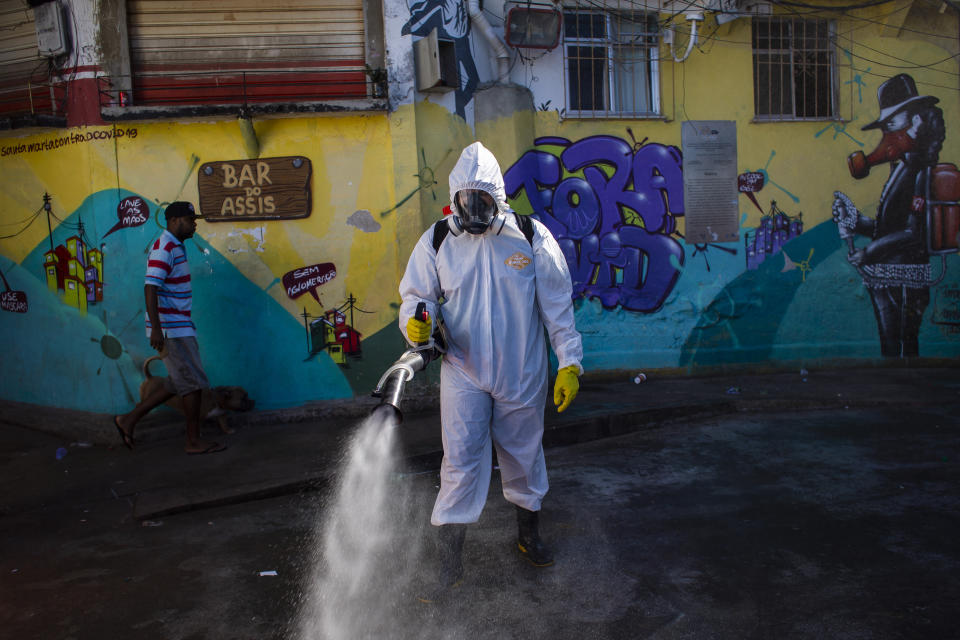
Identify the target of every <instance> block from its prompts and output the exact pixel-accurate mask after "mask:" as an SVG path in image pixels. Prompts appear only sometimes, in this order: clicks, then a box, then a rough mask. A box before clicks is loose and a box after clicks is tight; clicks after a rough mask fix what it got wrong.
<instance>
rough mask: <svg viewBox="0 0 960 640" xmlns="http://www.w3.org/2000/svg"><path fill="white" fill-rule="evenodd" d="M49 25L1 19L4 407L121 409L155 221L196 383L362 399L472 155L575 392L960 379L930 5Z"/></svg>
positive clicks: (950, 185)
mask: <svg viewBox="0 0 960 640" xmlns="http://www.w3.org/2000/svg"><path fill="white" fill-rule="evenodd" d="M61 3H62V5H64V8H65V9H69V12H68V13H69V15H71V16H72V17H73V18H74V19H76V20H77V21H78V23H77V24H76V25H75V26H76V28H75V29H72V30H71V34H70V35H71V38H68V39H66V44H65V45H64V48H63V49H62V50H61V49H56V48H54V49H51V48H48V47H45V46H42V45H43V44H44V43H42V42H41V41H40V40H38V39H37V26H36V22H35V17H34V11H33V9H31V5H30V3H22V2H21V3H18V4H17V5H16V6H15V7H12V9H11V11H12V13H10V15H14V14H15V15H16V19H13V18H11V20H10V21H9V22H7V23H4V25H5V27H6V28H4V29H0V50H2V49H3V47H4V46H6V45H9V44H10V43H13V42H16V43H18V45H17V47H18V49H17V50H21V49H22V46H21V45H22V43H24V42H26V43H28V44H29V46H27V49H29V51H26V53H24V54H23V55H21V56H19V57H17V58H16V59H11V58H3V57H2V56H0V181H2V182H0V275H2V276H3V286H4V289H5V290H4V291H3V292H0V303H2V304H0V311H2V313H0V330H2V331H3V333H4V335H5V336H7V337H8V339H9V340H8V345H9V346H8V349H9V353H8V355H9V358H6V359H5V360H4V362H5V363H13V362H16V363H20V364H19V365H18V366H17V367H16V368H13V367H12V366H6V364H5V366H4V367H2V368H0V395H2V397H3V398H4V399H9V400H16V401H21V402H33V403H39V404H44V403H49V402H51V400H50V398H49V396H48V394H47V393H45V390H46V389H50V388H57V389H61V390H62V392H61V393H59V394H58V397H57V398H56V402H57V403H59V405H60V406H65V407H72V408H77V409H85V410H90V411H100V412H120V411H122V410H127V409H129V406H130V404H131V403H132V402H133V400H134V395H135V393H136V387H137V385H138V384H139V381H140V380H141V378H142V373H141V371H140V365H141V364H142V362H143V361H144V360H145V359H146V358H147V357H149V356H150V355H152V351H151V349H150V347H149V344H148V343H147V341H146V338H145V334H144V327H143V325H142V322H143V313H144V309H143V274H144V269H145V263H144V261H145V259H146V253H145V250H146V248H147V247H149V246H150V245H151V243H152V242H153V241H154V240H155V239H156V238H157V237H158V236H159V234H160V232H161V229H162V227H163V225H164V218H163V214H162V211H163V208H164V206H165V205H166V203H169V202H172V201H175V200H189V201H191V202H193V203H195V204H196V205H197V206H198V208H199V209H200V211H201V213H202V214H203V215H204V218H203V219H201V220H200V222H199V226H198V230H197V233H196V235H195V237H194V238H193V239H191V240H189V241H188V242H187V245H186V247H187V249H186V250H187V257H188V260H189V262H190V267H191V274H192V278H193V279H192V286H193V290H194V309H193V316H192V319H193V320H194V322H195V324H196V325H197V327H198V332H199V336H200V344H201V354H202V356H203V358H204V361H205V362H206V363H209V364H208V368H209V370H208V371H207V374H208V376H209V377H210V379H211V383H213V384H222V385H230V384H238V385H242V386H244V387H245V388H246V389H247V390H248V391H249V392H250V394H251V396H252V397H254V398H256V400H257V405H258V407H260V408H264V409H270V408H279V407H291V406H297V405H300V404H303V403H307V402H313V401H317V400H324V399H333V398H352V397H357V396H366V395H367V394H368V393H369V392H370V389H371V388H372V386H373V385H374V384H375V383H376V381H377V379H378V378H379V376H380V374H381V373H382V371H383V370H384V368H385V367H386V366H388V365H389V364H390V363H392V362H393V361H394V360H395V358H396V356H397V354H398V353H399V352H400V351H401V350H402V349H403V347H404V344H403V341H402V338H401V337H400V333H399V331H398V328H397V327H398V320H401V319H399V318H398V317H397V314H398V308H399V307H398V302H399V300H398V292H397V285H398V282H399V280H400V278H401V276H402V274H403V271H404V269H405V267H406V261H407V257H408V256H409V254H410V252H411V250H412V248H413V246H414V243H415V242H417V240H418V239H419V237H420V235H421V234H422V233H423V231H424V230H425V229H427V228H428V227H429V226H430V225H431V224H432V223H433V222H434V221H435V220H437V219H438V218H440V217H441V216H442V211H443V208H444V206H445V205H447V204H448V203H449V196H448V194H447V192H446V191H447V189H446V177H447V175H448V173H449V171H450V169H451V168H452V166H453V163H454V162H455V161H456V158H457V157H458V155H459V152H460V150H461V149H462V148H463V147H465V146H466V145H468V144H469V143H471V142H473V141H474V140H481V141H482V142H483V143H484V145H485V146H487V147H488V148H490V149H491V150H492V151H493V152H494V154H495V155H496V157H497V158H498V160H499V162H500V165H501V169H502V170H503V173H504V176H505V181H506V184H507V190H508V192H509V202H510V204H511V206H512V207H513V208H514V209H515V210H516V211H517V212H519V213H520V214H522V215H533V216H536V217H537V218H539V219H540V220H541V221H542V222H544V224H546V225H547V226H548V227H549V229H550V230H551V232H552V233H553V234H554V236H555V237H556V238H557V240H558V242H559V243H560V245H561V247H562V248H563V251H564V256H565V258H566V261H567V265H568V267H569V268H570V272H571V277H572V279H573V285H574V306H575V313H576V320H577V326H578V328H579V329H580V331H581V333H582V334H583V336H584V348H585V359H584V362H583V365H584V367H585V369H586V370H587V372H588V373H592V372H608V373H610V372H617V371H623V370H628V371H632V370H639V369H640V368H642V369H643V370H644V371H648V372H649V371H656V370H657V369H662V370H664V371H671V372H680V371H682V372H683V373H686V374H690V375H695V374H697V373H698V372H699V371H706V370H713V369H714V368H715V367H732V368H736V367H741V366H742V367H751V368H756V367H758V366H762V367H766V368H780V367H796V366H798V365H800V366H803V367H807V368H809V367H816V366H824V367H826V366H846V365H848V364H851V363H864V362H868V363H872V364H876V365H878V366H880V365H884V364H887V363H891V362H899V361H901V360H907V361H910V362H916V361H923V362H943V361H944V360H946V361H950V362H952V361H955V359H956V358H957V357H958V356H960V332H958V331H957V330H956V326H957V319H956V317H955V316H956V314H957V295H956V292H957V290H958V289H960V258H958V254H957V246H958V242H957V234H958V232H960V227H958V225H960V223H958V219H960V216H958V215H957V212H958V211H960V204H958V202H960V189H957V188H956V186H957V184H958V181H957V180H956V179H955V176H956V174H955V173H954V172H953V171H954V170H953V169H951V167H955V166H957V163H958V162H960V137H958V136H957V132H956V131H954V130H953V128H952V127H951V125H950V123H952V122H957V121H958V120H960V100H957V97H958V94H960V80H958V77H957V73H956V64H955V59H956V56H957V55H958V54H960V42H958V38H957V33H958V32H960V19H958V9H957V8H956V7H955V6H953V5H951V4H949V3H947V4H945V5H942V6H937V5H931V4H928V3H921V2H919V1H916V2H909V1H908V2H905V3H899V4H897V5H896V10H895V11H892V10H891V9H892V8H893V7H892V5H890V4H889V3H887V4H876V3H864V4H863V5H862V6H860V5H856V6H854V5H842V6H841V5H839V4H836V3H831V4H824V6H822V7H819V6H818V7H810V8H805V9H804V10H803V11H802V12H797V11H793V10H790V9H789V8H787V7H785V6H784V5H782V3H768V2H763V1H759V2H750V3H747V2H724V3H721V4H716V3H707V2H700V1H697V2H693V3H689V2H684V3H677V2H675V1H673V0H669V1H668V0H661V1H658V2H652V1H651V2H630V3H623V2H613V1H612V0H609V1H608V0H589V1H588V0H570V2H565V3H563V4H553V3H539V4H536V3H535V4H534V5H530V4H529V3H517V2H504V1H503V0H494V1H493V2H485V3H484V5H483V8H482V10H476V9H477V8H478V7H476V6H475V4H476V3H471V2H467V1H466V0H444V1H442V2H441V1H426V2H408V1H407V0H384V1H383V2H373V0H342V2H339V3H338V4H337V9H336V11H335V12H334V13H336V15H335V16H334V15H333V13H331V11H329V10H327V9H326V8H324V7H320V6H319V5H318V6H317V7H312V6H307V5H303V4H297V3H294V4H292V5H291V4H289V3H280V4H277V3H274V4H270V5H269V6H264V7H262V10H261V11H258V12H256V15H251V16H250V18H249V19H250V20H252V21H253V23H251V24H248V25H247V27H249V28H244V29H242V30H237V29H233V28H231V27H230V25H231V24H233V22H234V21H231V20H229V19H228V18H229V17H230V16H231V15H233V13H234V12H235V11H236V10H237V6H234V5H235V3H231V2H224V3H216V6H208V5H203V6H201V5H199V4H197V5H190V4H189V3H187V4H182V3H181V4H178V5H177V7H178V9H177V10H176V11H159V12H157V11H152V10H151V9H150V7H153V9H157V8H158V7H162V6H167V5H170V4H171V3H169V2H165V1H164V0H161V1H160V2H158V3H156V2H155V3H114V2H101V3H96V2H94V0H61ZM8 4H10V3H8ZM268 4H269V3H268ZM168 8H169V7H168ZM211 12H212V13H211ZM201 14H202V15H201ZM5 15H6V14H5ZM160 15H163V16H164V17H163V18H162V19H160V18H158V16H160ZM121 19H122V20H124V21H125V24H126V25H127V28H126V29H117V28H115V27H114V26H112V25H115V24H116V23H117V21H118V20H121ZM257 21H259V22H257ZM258 26H259V27H262V28H258ZM268 26H269V28H268ZM694 27H697V28H696V29H695V28H694ZM24 46H26V45H24ZM11 50H12V49H11ZM938 112H939V113H938ZM721 131H722V132H724V135H723V136H719V134H718V135H716V136H715V135H713V133H711V132H714V133H716V132H721ZM831 132H832V134H831ZM708 134H709V135H708ZM728 134H729V135H728ZM44 193H48V194H50V200H51V202H50V204H51V206H52V207H53V209H52V210H53V211H55V212H56V213H57V215H56V217H53V216H51V217H50V218H49V220H50V223H49V226H48V225H47V218H46V215H45V214H44V210H43V209H39V210H38V209H37V204H38V197H39V195H40V194H44ZM838 194H839V195H838ZM761 203H763V206H761ZM801 212H802V213H801ZM716 228H722V229H723V230H724V232H723V235H722V236H721V234H719V233H715V231H714V229H716ZM28 300H29V305H28V304H27V301H28ZM350 300H352V302H347V303H344V302H343V301H350ZM358 301H362V307H363V309H362V311H361V310H360V307H359V306H358V305H361V303H360V302H358ZM344 304H346V306H344ZM351 311H352V314H351ZM104 363H109V366H104Z"/></svg>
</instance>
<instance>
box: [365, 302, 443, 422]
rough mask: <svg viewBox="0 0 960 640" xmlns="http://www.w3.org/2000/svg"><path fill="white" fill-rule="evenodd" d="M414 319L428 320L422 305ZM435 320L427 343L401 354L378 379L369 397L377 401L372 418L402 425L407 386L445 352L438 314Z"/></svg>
mask: <svg viewBox="0 0 960 640" xmlns="http://www.w3.org/2000/svg"><path fill="white" fill-rule="evenodd" d="M414 315H415V316H416V318H417V319H418V320H421V321H427V320H428V319H429V317H430V316H429V314H427V309H426V304H425V303H423V302H421V303H419V304H418V305H417V310H416V311H415V313H414ZM437 320H438V321H437V322H436V323H435V325H436V330H435V331H434V334H433V336H432V337H431V338H430V340H429V341H428V342H426V343H424V344H419V345H417V346H416V347H413V348H412V349H407V350H406V351H404V352H403V354H402V355H401V356H400V358H399V359H398V360H397V361H396V362H394V363H393V364H392V365H391V366H390V368H389V369H387V370H386V372H384V374H383V375H382V376H380V381H379V382H378V383H377V386H376V388H375V389H374V390H373V393H372V394H371V395H373V397H374V398H380V399H381V400H380V404H379V405H377V406H376V407H374V409H373V411H372V414H373V415H379V414H381V413H386V414H387V415H390V416H393V417H395V418H396V420H397V422H398V423H399V422H402V421H403V412H401V411H400V402H401V401H402V400H403V392H404V389H405V388H406V386H407V383H408V382H410V381H411V380H413V376H414V375H415V374H416V373H417V371H422V370H423V369H425V368H426V367H427V365H428V364H430V362H431V361H433V360H436V359H437V358H439V357H440V355H441V354H442V353H444V352H445V351H446V349H445V346H446V341H445V339H444V337H443V336H444V327H443V321H442V317H441V316H440V314H439V313H438V314H437Z"/></svg>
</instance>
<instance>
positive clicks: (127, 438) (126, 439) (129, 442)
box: [113, 416, 133, 451]
mask: <svg viewBox="0 0 960 640" xmlns="http://www.w3.org/2000/svg"><path fill="white" fill-rule="evenodd" d="M113 426H115V427H116V428H117V433H119V434H120V439H121V440H123V446H125V447H126V448H127V449H130V451H133V436H131V435H130V434H129V433H127V432H126V431H124V430H123V429H121V428H120V420H119V416H113Z"/></svg>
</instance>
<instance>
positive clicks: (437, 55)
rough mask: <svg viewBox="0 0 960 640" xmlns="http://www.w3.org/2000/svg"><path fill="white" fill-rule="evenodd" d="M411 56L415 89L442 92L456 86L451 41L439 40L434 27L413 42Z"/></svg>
mask: <svg viewBox="0 0 960 640" xmlns="http://www.w3.org/2000/svg"><path fill="white" fill-rule="evenodd" d="M413 58H414V66H415V67H416V74H417V91H427V92H430V91H433V92H443V91H452V90H453V89H456V88H457V84H458V83H459V74H458V73H457V57H456V54H455V53H454V51H453V42H451V41H449V40H441V39H440V38H439V36H438V35H437V30H436V29H434V30H433V31H431V32H430V33H429V34H428V35H427V37H426V38H421V39H420V40H417V41H416V42H414V43H413Z"/></svg>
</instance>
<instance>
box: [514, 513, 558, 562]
mask: <svg viewBox="0 0 960 640" xmlns="http://www.w3.org/2000/svg"><path fill="white" fill-rule="evenodd" d="M517 528H518V530H519V533H518V535H517V548H518V549H520V556H521V557H523V558H526V559H527V561H528V562H530V564H532V565H533V566H535V567H549V566H550V565H552V564H553V552H552V551H550V548H549V547H548V546H547V545H546V544H544V542H543V540H541V539H540V512H539V511H527V510H526V509H524V508H523V507H519V506H518V507H517Z"/></svg>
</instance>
